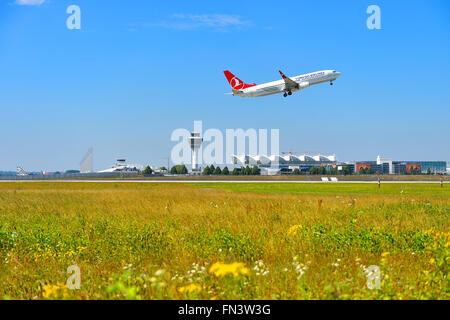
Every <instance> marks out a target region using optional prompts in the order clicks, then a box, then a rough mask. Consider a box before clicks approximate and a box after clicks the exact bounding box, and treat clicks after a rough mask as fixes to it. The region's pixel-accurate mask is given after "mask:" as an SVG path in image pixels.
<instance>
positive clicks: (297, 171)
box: [292, 168, 300, 175]
mask: <svg viewBox="0 0 450 320" xmlns="http://www.w3.org/2000/svg"><path fill="white" fill-rule="evenodd" d="M292 174H295V175H299V174H300V170H298V168H295V169H294V170H292Z"/></svg>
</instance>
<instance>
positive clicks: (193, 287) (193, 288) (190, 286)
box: [178, 283, 202, 293]
mask: <svg viewBox="0 0 450 320" xmlns="http://www.w3.org/2000/svg"><path fill="white" fill-rule="evenodd" d="M194 291H202V287H201V286H200V285H199V284H196V283H191V284H188V285H187V286H184V287H181V288H179V289H178V292H180V293H184V292H186V293H191V292H194Z"/></svg>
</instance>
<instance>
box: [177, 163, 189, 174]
mask: <svg viewBox="0 0 450 320" xmlns="http://www.w3.org/2000/svg"><path fill="white" fill-rule="evenodd" d="M179 173H180V174H186V173H188V169H187V168H186V166H185V165H184V164H182V165H180V168H179Z"/></svg>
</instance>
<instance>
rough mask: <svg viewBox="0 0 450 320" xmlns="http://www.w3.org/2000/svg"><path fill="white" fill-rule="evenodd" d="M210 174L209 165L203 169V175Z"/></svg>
mask: <svg viewBox="0 0 450 320" xmlns="http://www.w3.org/2000/svg"><path fill="white" fill-rule="evenodd" d="M210 174H211V170H210V169H209V166H206V167H205V168H204V169H203V175H205V176H209V175H210Z"/></svg>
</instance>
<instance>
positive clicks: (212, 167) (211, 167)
mask: <svg viewBox="0 0 450 320" xmlns="http://www.w3.org/2000/svg"><path fill="white" fill-rule="evenodd" d="M214 170H216V168H215V167H214V165H213V164H212V165H210V166H209V172H210V174H213V173H214Z"/></svg>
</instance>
